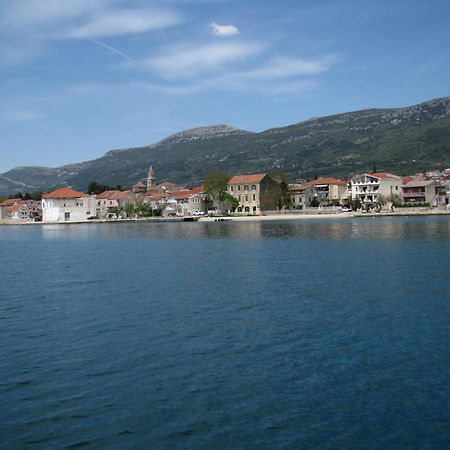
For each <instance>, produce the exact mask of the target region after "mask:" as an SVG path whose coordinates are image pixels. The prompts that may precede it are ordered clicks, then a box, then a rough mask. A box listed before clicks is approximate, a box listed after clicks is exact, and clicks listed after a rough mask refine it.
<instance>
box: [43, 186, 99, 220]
mask: <svg viewBox="0 0 450 450" xmlns="http://www.w3.org/2000/svg"><path fill="white" fill-rule="evenodd" d="M96 207H97V200H96V198H95V195H87V194H85V193H83V192H78V191H75V190H74V189H72V188H70V187H67V188H61V189H57V190H56V191H53V192H50V193H49V194H45V195H43V196H42V221H43V222H83V221H85V220H88V219H89V218H92V217H95V214H96Z"/></svg>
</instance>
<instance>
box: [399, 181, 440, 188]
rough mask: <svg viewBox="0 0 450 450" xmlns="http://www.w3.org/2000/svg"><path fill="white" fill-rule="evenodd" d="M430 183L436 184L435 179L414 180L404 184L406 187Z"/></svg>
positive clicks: (422, 185)
mask: <svg viewBox="0 0 450 450" xmlns="http://www.w3.org/2000/svg"><path fill="white" fill-rule="evenodd" d="M430 184H435V181H434V180H413V181H410V182H408V183H405V184H403V186H402V187H404V188H413V187H424V186H429V185H430Z"/></svg>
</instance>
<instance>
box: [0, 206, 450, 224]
mask: <svg viewBox="0 0 450 450" xmlns="http://www.w3.org/2000/svg"><path fill="white" fill-rule="evenodd" d="M407 216H411V217H416V216H450V210H426V211H423V210H421V211H417V210H415V211H403V210H397V211H395V212H392V211H386V212H370V213H362V212H333V213H329V212H317V213H289V212H285V213H279V214H267V215H260V216H221V217H209V216H207V217H164V218H161V217H148V218H144V219H108V220H106V219H98V220H85V221H75V222H34V221H20V220H14V221H13V220H2V221H0V226H2V225H5V226H14V225H44V226H48V225H84V224H105V223H182V222H201V223H209V222H254V221H259V222H269V221H285V220H318V219H319V220H321V219H349V218H355V219H357V218H374V217H407Z"/></svg>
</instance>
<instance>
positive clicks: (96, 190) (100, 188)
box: [86, 181, 116, 194]
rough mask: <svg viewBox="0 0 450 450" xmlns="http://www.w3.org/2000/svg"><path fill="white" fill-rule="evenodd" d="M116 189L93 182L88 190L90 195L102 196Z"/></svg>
mask: <svg viewBox="0 0 450 450" xmlns="http://www.w3.org/2000/svg"><path fill="white" fill-rule="evenodd" d="M114 189H116V188H114V187H111V186H107V185H106V184H99V183H97V181H91V182H90V183H89V185H88V188H87V191H86V192H87V193H88V194H101V193H102V192H105V191H109V190H114Z"/></svg>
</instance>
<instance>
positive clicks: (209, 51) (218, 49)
mask: <svg viewBox="0 0 450 450" xmlns="http://www.w3.org/2000/svg"><path fill="white" fill-rule="evenodd" d="M262 50H263V46H262V44H259V43H255V42H233V43H231V42H227V43H213V44H207V45H202V46H192V47H185V46H182V47H175V48H172V49H165V50H164V51H163V53H162V54H161V55H159V56H155V57H152V58H149V59H147V60H144V61H143V64H144V65H146V66H147V67H148V68H149V69H151V70H155V71H156V72H157V73H158V74H159V75H160V76H162V77H163V78H168V79H175V78H187V77H192V76H196V75H199V74H202V73H205V72H211V71H213V70H218V69H221V68H223V67H224V66H225V65H228V64H231V63H235V62H237V61H242V60H245V59H247V58H251V57H253V56H256V55H258V54H260V53H261V51H262Z"/></svg>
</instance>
